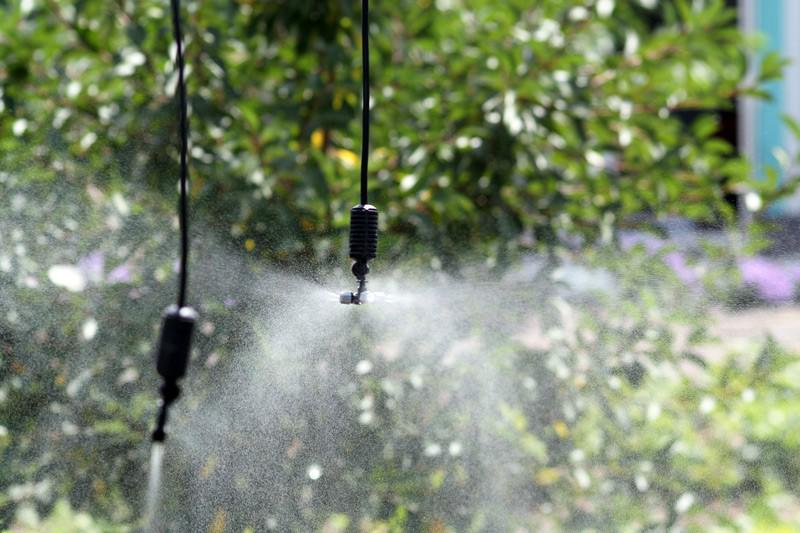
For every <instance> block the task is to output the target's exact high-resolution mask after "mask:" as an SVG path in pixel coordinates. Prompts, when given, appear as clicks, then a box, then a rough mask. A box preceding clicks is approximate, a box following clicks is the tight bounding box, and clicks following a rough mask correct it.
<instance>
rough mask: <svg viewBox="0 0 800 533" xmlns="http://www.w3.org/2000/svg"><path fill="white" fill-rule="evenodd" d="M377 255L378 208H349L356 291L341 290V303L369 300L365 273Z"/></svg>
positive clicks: (366, 206)
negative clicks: (356, 283)
mask: <svg viewBox="0 0 800 533" xmlns="http://www.w3.org/2000/svg"><path fill="white" fill-rule="evenodd" d="M377 255H378V209H377V208H376V207H375V206H374V205H370V204H366V205H362V204H359V205H356V206H354V207H353V208H352V209H350V258H351V259H353V261H354V263H353V268H352V271H353V275H354V276H355V277H356V279H357V280H358V289H357V290H356V292H343V293H342V294H341V295H339V301H340V302H341V303H343V304H356V305H360V304H364V303H367V302H368V301H369V296H368V294H367V274H369V261H370V260H372V259H375V257H377Z"/></svg>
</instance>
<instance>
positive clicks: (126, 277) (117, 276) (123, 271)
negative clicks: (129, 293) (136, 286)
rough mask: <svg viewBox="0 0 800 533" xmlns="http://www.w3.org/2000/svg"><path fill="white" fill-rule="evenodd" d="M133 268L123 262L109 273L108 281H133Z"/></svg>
mask: <svg viewBox="0 0 800 533" xmlns="http://www.w3.org/2000/svg"><path fill="white" fill-rule="evenodd" d="M131 278H132V276H131V269H130V267H129V266H128V265H127V264H125V263H122V264H121V265H119V266H118V267H116V268H115V269H114V270H112V271H111V272H109V273H108V277H107V278H106V282H108V283H130V281H131Z"/></svg>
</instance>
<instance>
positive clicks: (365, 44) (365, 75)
mask: <svg viewBox="0 0 800 533" xmlns="http://www.w3.org/2000/svg"><path fill="white" fill-rule="evenodd" d="M361 82H362V99H363V101H362V104H361V105H362V110H361V205H367V204H368V203H369V198H368V194H367V176H368V167H369V0H361Z"/></svg>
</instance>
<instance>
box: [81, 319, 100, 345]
mask: <svg viewBox="0 0 800 533" xmlns="http://www.w3.org/2000/svg"><path fill="white" fill-rule="evenodd" d="M95 335H97V320H95V319H94V318H90V319H89V320H87V321H86V322H84V323H83V326H82V327H81V336H82V337H83V340H86V341H90V340H92V339H93V338H94V336H95Z"/></svg>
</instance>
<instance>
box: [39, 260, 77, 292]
mask: <svg viewBox="0 0 800 533" xmlns="http://www.w3.org/2000/svg"><path fill="white" fill-rule="evenodd" d="M47 277H48V279H50V281H51V282H52V283H53V285H56V286H57V287H64V288H65V289H67V290H68V291H71V292H81V291H82V290H83V289H85V288H86V277H85V276H84V275H83V272H81V271H80V269H79V268H78V267H76V266H73V265H53V266H51V267H50V269H49V270H48V271H47Z"/></svg>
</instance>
